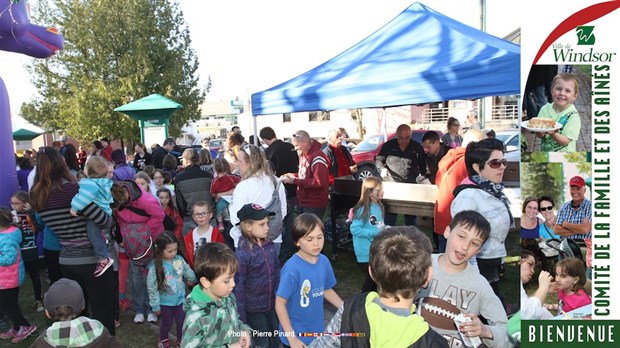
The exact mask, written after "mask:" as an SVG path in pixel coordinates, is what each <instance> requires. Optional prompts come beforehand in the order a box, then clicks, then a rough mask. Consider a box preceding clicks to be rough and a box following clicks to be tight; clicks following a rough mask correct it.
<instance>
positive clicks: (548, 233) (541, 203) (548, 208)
mask: <svg viewBox="0 0 620 348" xmlns="http://www.w3.org/2000/svg"><path fill="white" fill-rule="evenodd" d="M553 207H554V203H553V198H551V196H541V197H540V198H538V210H539V211H540V214H541V215H542V216H543V218H545V222H544V223H542V224H540V227H539V230H538V234H539V236H540V237H541V238H543V239H552V238H561V237H560V236H558V235H557V234H555V233H553V226H555V220H556V219H557V215H555V213H554V212H553Z"/></svg>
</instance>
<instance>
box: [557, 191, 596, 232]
mask: <svg viewBox="0 0 620 348" xmlns="http://www.w3.org/2000/svg"><path fill="white" fill-rule="evenodd" d="M572 204H573V201H572V200H571V201H568V202H566V203H564V204H562V207H561V208H560V210H559V211H558V218H557V220H556V221H555V223H556V224H559V225H561V224H562V222H564V221H567V222H570V223H573V224H580V223H582V222H583V220H584V219H585V218H588V220H590V221H592V202H590V201H589V200H587V199H584V200H583V202H581V205H580V206H579V208H577V210H575V209H573V207H572ZM568 238H570V239H588V238H592V231H590V232H588V233H587V234H574V235H572V236H568Z"/></svg>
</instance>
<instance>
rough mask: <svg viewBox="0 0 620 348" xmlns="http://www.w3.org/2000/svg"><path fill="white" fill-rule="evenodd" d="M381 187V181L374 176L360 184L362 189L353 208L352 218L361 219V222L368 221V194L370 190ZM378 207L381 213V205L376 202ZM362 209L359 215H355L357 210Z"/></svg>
mask: <svg viewBox="0 0 620 348" xmlns="http://www.w3.org/2000/svg"><path fill="white" fill-rule="evenodd" d="M382 187H383V183H382V182H381V179H379V178H376V177H374V176H369V177H367V178H366V179H364V181H363V182H362V189H361V193H360V200H359V201H358V202H357V204H355V206H354V207H353V214H354V218H358V217H359V218H361V219H363V220H366V219H368V217H369V215H370V203H371V202H370V193H371V192H372V190H374V189H376V188H378V189H381V188H382ZM377 204H378V205H379V207H381V212H383V210H384V209H383V203H381V201H379V202H377ZM359 208H362V212H361V214H360V215H359V216H358V215H357V210H358V209H359Z"/></svg>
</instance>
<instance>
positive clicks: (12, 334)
mask: <svg viewBox="0 0 620 348" xmlns="http://www.w3.org/2000/svg"><path fill="white" fill-rule="evenodd" d="M16 334H17V330H15V329H13V328H11V330H9V331H6V332H3V333H0V338H2V339H3V340H8V339H9V338H13V337H15V335H16Z"/></svg>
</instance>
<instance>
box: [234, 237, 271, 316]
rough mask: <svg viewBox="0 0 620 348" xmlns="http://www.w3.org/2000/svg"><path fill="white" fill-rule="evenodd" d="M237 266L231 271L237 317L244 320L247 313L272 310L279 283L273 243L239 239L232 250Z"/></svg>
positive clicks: (267, 240)
mask: <svg viewBox="0 0 620 348" xmlns="http://www.w3.org/2000/svg"><path fill="white" fill-rule="evenodd" d="M235 254H236V255H237V260H239V267H237V273H235V289H234V290H233V291H234V293H235V297H236V298H237V312H238V313H239V318H240V319H241V320H242V321H243V322H245V323H247V322H248V321H247V315H246V314H247V313H265V312H268V311H273V310H274V309H275V301H276V290H277V289H278V284H279V283H280V259H279V256H278V253H277V252H276V248H275V245H274V244H273V242H272V241H271V240H269V239H266V240H265V242H264V244H263V245H262V246H260V245H257V244H254V245H253V246H252V247H251V248H250V243H249V242H248V240H247V239H246V238H245V237H241V238H240V239H239V247H238V248H237V250H236V251H235Z"/></svg>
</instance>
